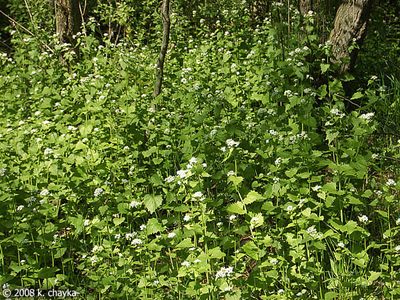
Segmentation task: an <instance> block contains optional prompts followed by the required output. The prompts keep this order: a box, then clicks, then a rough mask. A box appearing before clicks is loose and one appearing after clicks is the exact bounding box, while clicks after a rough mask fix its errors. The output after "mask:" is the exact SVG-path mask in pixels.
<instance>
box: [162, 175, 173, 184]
mask: <svg viewBox="0 0 400 300" xmlns="http://www.w3.org/2000/svg"><path fill="white" fill-rule="evenodd" d="M164 180H165V182H167V183H171V182H173V181H174V180H175V176H168V177H167V178H165V179H164Z"/></svg>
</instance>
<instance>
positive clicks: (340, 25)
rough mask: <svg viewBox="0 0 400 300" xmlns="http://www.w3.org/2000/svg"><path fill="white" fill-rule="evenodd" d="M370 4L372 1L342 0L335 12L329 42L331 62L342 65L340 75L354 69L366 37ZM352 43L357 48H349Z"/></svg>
mask: <svg viewBox="0 0 400 300" xmlns="http://www.w3.org/2000/svg"><path fill="white" fill-rule="evenodd" d="M372 2H373V0H344V1H343V3H342V4H341V5H340V6H339V8H338V10H337V12H336V17H335V22H334V28H333V30H332V31H331V34H330V38H329V40H330V42H331V43H332V54H333V59H332V61H333V62H341V63H342V65H341V68H340V74H343V73H346V72H348V71H351V70H352V69H353V68H354V65H355V62H356V58H357V54H358V48H359V47H361V45H362V43H363V40H364V37H365V35H366V29H367V24H368V19H369V15H370V11H371V7H372ZM354 42H355V43H356V44H357V47H351V46H352V44H353V43H354ZM350 47H351V48H352V49H351V48H350Z"/></svg>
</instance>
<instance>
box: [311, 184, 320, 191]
mask: <svg viewBox="0 0 400 300" xmlns="http://www.w3.org/2000/svg"><path fill="white" fill-rule="evenodd" d="M311 189H312V190H313V191H315V192H317V191H319V190H320V189H321V186H320V185H316V186H313V187H312V188H311Z"/></svg>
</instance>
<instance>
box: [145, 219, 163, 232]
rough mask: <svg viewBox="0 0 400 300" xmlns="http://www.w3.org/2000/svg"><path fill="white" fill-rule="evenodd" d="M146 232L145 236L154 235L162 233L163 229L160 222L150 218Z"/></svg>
mask: <svg viewBox="0 0 400 300" xmlns="http://www.w3.org/2000/svg"><path fill="white" fill-rule="evenodd" d="M146 231H147V234H154V233H157V232H162V231H164V227H163V226H162V225H161V223H160V222H158V220H157V219H155V218H152V219H149V220H148V221H147V225H146Z"/></svg>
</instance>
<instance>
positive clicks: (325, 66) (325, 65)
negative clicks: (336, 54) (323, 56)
mask: <svg viewBox="0 0 400 300" xmlns="http://www.w3.org/2000/svg"><path fill="white" fill-rule="evenodd" d="M330 66H331V65H330V64H321V72H322V74H324V73H326V71H328V69H329V67H330Z"/></svg>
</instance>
